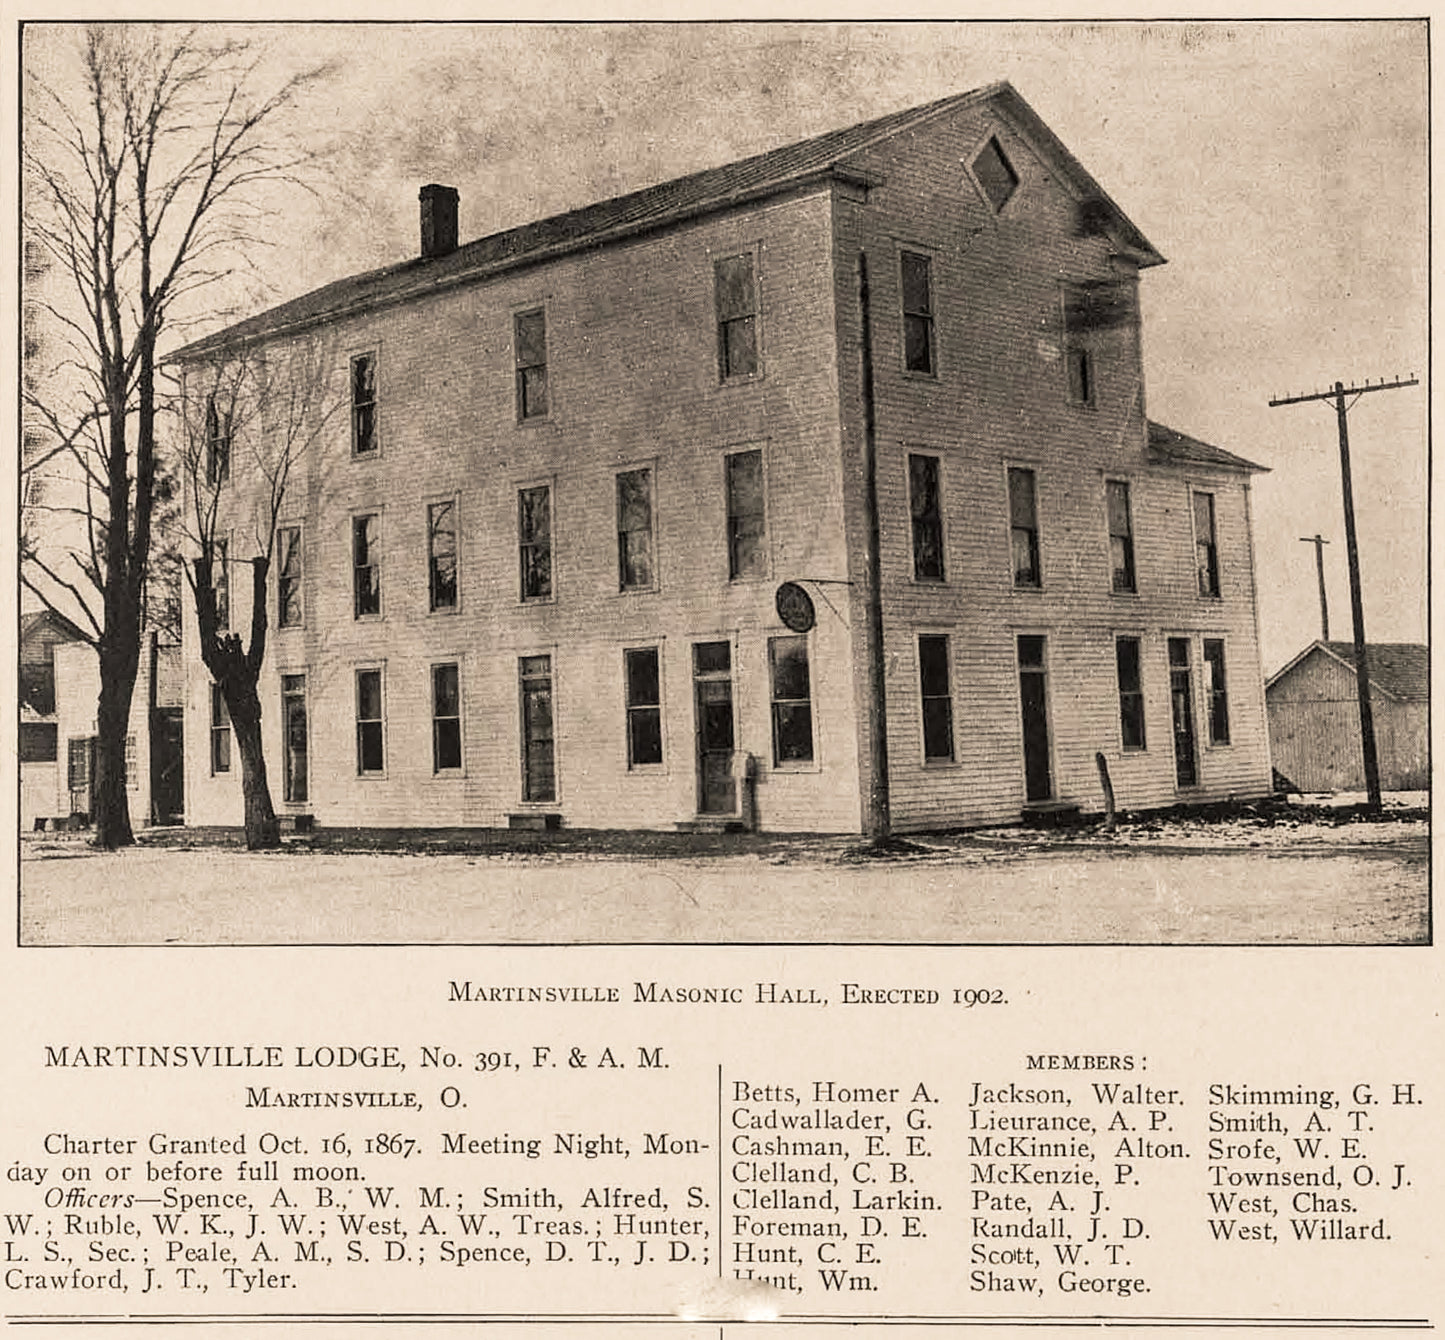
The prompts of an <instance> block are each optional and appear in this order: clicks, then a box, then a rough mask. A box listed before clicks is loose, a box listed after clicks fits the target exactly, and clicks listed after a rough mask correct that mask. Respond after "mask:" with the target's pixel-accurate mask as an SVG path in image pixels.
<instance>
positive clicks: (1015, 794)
mask: <svg viewBox="0 0 1445 1340" xmlns="http://www.w3.org/2000/svg"><path fill="white" fill-rule="evenodd" d="M457 216H458V197H457V193H456V192H455V191H453V190H451V189H450V188H448V187H443V186H427V187H425V188H423V189H422V191H421V237H422V245H421V251H420V255H419V256H417V257H415V258H413V259H410V260H407V261H405V262H402V263H400V264H397V265H394V266H392V267H390V268H386V269H382V270H378V271H375V272H372V273H369V274H364V275H361V276H358V277H356V278H352V279H347V280H343V281H341V282H338V283H335V284H331V285H329V286H327V287H325V288H322V289H320V290H318V291H316V292H314V293H311V294H309V295H307V296H305V297H302V298H299V299H297V300H295V301H293V302H289V303H286V304H284V305H282V306H280V307H277V308H275V309H273V310H271V311H268V312H265V313H263V314H261V315H259V316H256V317H254V318H251V319H249V320H246V321H243V322H241V323H240V324H238V325H234V326H232V327H230V328H229V329H227V330H225V331H222V332H219V333H218V334H216V335H213V336H211V337H208V338H206V339H204V340H201V341H199V342H197V343H194V344H192V345H190V346H188V347H187V348H186V349H185V350H183V351H181V353H180V354H179V355H178V362H179V363H180V365H181V367H182V369H183V371H184V373H185V375H186V377H187V381H188V385H189V386H190V387H191V388H192V389H191V390H189V391H188V398H189V403H190V410H189V412H191V413H193V414H195V413H200V412H201V408H200V407H199V406H198V403H197V402H198V400H200V399H203V397H198V396H197V394H196V392H195V390H194V388H195V387H196V386H199V385H202V384H203V382H204V376H203V370H204V369H205V368H206V367H207V366H211V367H214V366H215V365H216V364H217V362H218V361H222V360H225V359H227V358H235V357H238V356H254V355H255V354H256V353H257V352H258V351H259V353H260V355H261V356H262V357H266V356H269V353H270V352H271V351H275V350H278V349H281V348H282V347H284V346H286V345H287V344H288V343H292V344H294V343H295V342H298V341H304V340H308V339H309V340H313V341H314V340H315V339H317V338H318V334H319V333H324V336H325V339H326V340H327V341H328V342H329V343H328V345H327V348H329V349H330V350H333V351H334V358H333V359H332V367H331V375H332V376H333V378H334V386H335V394H336V397H337V398H338V402H339V404H340V410H341V412H339V413H336V414H335V415H334V417H333V418H332V419H331V420H330V421H329V423H328V426H327V428H326V430H325V431H324V433H323V435H322V441H321V443H320V444H319V445H317V446H314V447H313V448H311V449H310V450H308V452H307V453H306V454H305V455H303V456H302V457H301V458H300V459H299V460H298V461H297V462H296V465H295V467H294V469H293V472H292V477H291V480H290V486H289V489H288V492H287V495H286V502H285V506H284V507H283V509H282V511H281V515H280V516H279V518H278V522H279V524H278V527H277V534H276V540H277V546H276V553H275V559H274V562H273V564H272V569H271V574H270V580H269V592H268V597H267V598H268V600H269V601H270V602H271V608H270V610H269V619H270V625H271V628H270V637H269V643H268V647H267V656H266V664H265V667H264V671H263V675H262V680H261V685H260V689H261V697H262V703H263V708H264V713H265V716H264V720H263V727H264V730H265V733H266V756H267V761H268V770H269V772H270V776H271V782H272V790H273V793H274V796H275V799H276V803H277V808H278V810H279V811H281V812H282V813H283V815H284V814H285V813H288V812H289V813H292V814H296V815H310V816H314V819H315V821H316V822H319V823H322V824H347V825H423V826H433V825H479V826H506V825H508V824H509V823H510V824H532V823H539V824H540V823H563V824H566V825H568V826H577V827H671V826H673V825H674V824H678V823H689V822H704V823H706V822H708V821H709V820H726V819H728V818H730V817H733V816H741V817H746V818H751V819H754V820H755V821H756V823H757V824H758V826H760V827H762V828H765V829H770V830H777V831H788V830H811V831H840V832H848V831H858V830H860V829H863V828H867V827H868V826H869V823H868V820H869V815H870V812H871V811H870V808H869V807H870V804H871V803H873V802H872V801H871V800H870V797H876V791H875V789H874V787H873V784H872V782H873V778H872V771H871V770H872V769H873V768H874V767H875V766H876V764H875V760H876V759H878V758H879V757H880V753H881V751H880V747H879V746H880V739H879V737H880V736H882V737H883V738H882V741H881V743H883V744H884V745H886V759H887V782H888V788H887V789H888V795H889V799H890V804H891V815H892V822H893V825H894V827H896V828H900V829H908V828H913V829H918V828H925V827H929V826H941V825H953V824H960V825H963V824H970V823H985V822H993V821H1008V820H1011V819H1017V818H1019V817H1020V815H1021V814H1022V813H1023V812H1024V811H1025V810H1026V809H1027V808H1028V807H1030V806H1047V805H1050V804H1055V805H1059V804H1076V805H1081V806H1082V807H1084V808H1085V809H1098V808H1100V807H1101V804H1102V793H1101V790H1100V783H1099V777H1098V772H1097V770H1096V764H1095V755H1096V753H1102V754H1103V755H1104V757H1105V758H1106V760H1107V762H1108V766H1109V769H1110V773H1111V776H1112V780H1113V785H1114V788H1115V791H1116V793H1117V798H1118V803H1119V804H1120V805H1122V806H1128V807H1142V806H1157V805H1167V804H1172V803H1174V802H1176V801H1180V800H1191V799H1199V800H1209V799H1219V798H1225V797H1228V796H1231V795H1243V794H1259V793H1262V792H1264V791H1267V790H1268V789H1269V784H1270V765H1269V752H1268V743H1267V737H1266V727H1265V709H1264V692H1263V677H1262V674H1261V669H1260V656H1259V643H1258V627H1257V614H1256V601H1255V586H1254V561H1253V549H1252V539H1251V530H1250V494H1249V482H1250V476H1251V474H1252V473H1253V472H1254V471H1256V470H1257V469H1258V468H1259V467H1257V466H1254V465H1252V464H1251V463H1250V462H1248V461H1246V460H1243V459H1241V458H1240V457H1238V456H1235V455H1233V454H1231V453H1229V452H1226V451H1223V450H1221V449H1219V448H1216V447H1213V446H1209V445H1207V444H1205V443H1202V442H1199V441H1196V440H1194V439H1192V438H1190V437H1187V436H1185V435H1183V434H1182V433H1179V432H1176V431H1173V430H1171V429H1167V428H1164V427H1162V426H1161V425H1159V424H1155V423H1151V422H1150V421H1149V420H1148V419H1147V417H1146V412H1145V404H1144V385H1143V375H1142V364H1141V356H1140V329H1139V318H1138V312H1139V305H1138V283H1139V275H1140V271H1142V270H1144V269H1147V268H1148V267H1150V266H1152V265H1157V264H1160V263H1162V260H1163V258H1162V257H1161V256H1160V255H1159V254H1158V253H1157V252H1156V251H1155V250H1154V248H1153V247H1152V246H1151V245H1150V243H1149V242H1148V241H1147V240H1146V239H1145V238H1144V237H1143V236H1142V235H1141V234H1140V232H1139V231H1138V230H1137V229H1136V228H1135V227H1134V225H1133V224H1132V223H1130V221H1129V220H1128V219H1127V218H1126V217H1125V215H1124V214H1123V213H1122V211H1121V210H1120V209H1119V208H1118V207H1117V206H1116V205H1115V204H1114V203H1113V202H1112V201H1111V200H1110V199H1109V198H1108V196H1107V195H1105V193H1104V192H1103V190H1102V189H1101V188H1100V187H1099V185H1098V184H1097V183H1096V182H1095V181H1094V180H1093V179H1092V178H1091V177H1090V176H1089V174H1088V173H1087V172H1086V171H1085V170H1084V169H1083V167H1082V166H1081V165H1080V164H1079V163H1078V162H1077V161H1076V160H1075V159H1074V157H1073V156H1072V155H1071V154H1070V153H1069V152H1068V150H1067V149H1065V148H1064V146H1063V145H1062V144H1061V143H1060V142H1059V140H1058V139H1057V138H1056V137H1055V136H1054V134H1053V133H1052V132H1051V131H1050V130H1049V129H1048V128H1047V127H1046V126H1045V125H1044V124H1043V123H1042V122H1041V121H1040V119H1039V118H1038V116H1037V115H1036V114H1035V113H1034V112H1033V111H1032V110H1031V109H1030V108H1029V106H1028V105H1027V104H1026V103H1025V102H1024V100H1023V99H1022V98H1021V97H1020V96H1019V94H1018V93H1017V92H1015V91H1014V89H1013V88H1012V87H1010V86H1009V85H1007V84H999V85H995V86H992V87H989V88H985V89H981V90H978V91H975V92H971V93H966V94H962V95H959V96H955V97H951V98H946V99H944V100H942V101H939V102H935V103H932V104H929V105H927V106H923V107H919V108H915V109H913V110H910V111H905V112H900V113H896V114H894V115H890V116H886V117H883V118H882V119H880V120H876V121H872V122H868V123H866V124H863V125H858V126H853V127H851V128H849V129H845V130H840V131H836V132H832V133H829V134H825V135H822V136H819V137H817V138H815V139H811V140H808V141H805V142H803V143H800V144H795V145H791V146H788V147H786V148H782V149H778V150H775V151H772V152H769V153H765V154H762V155H760V156H758V157H755V158H750V159H746V160H744V161H742V162H738V163H733V164H730V165H728V166H724V167H720V168H715V169H711V170H708V171H704V172H700V173H697V174H695V175H692V176H688V177H684V178H681V179H679V180H676V181H671V182H667V183H665V184H663V185H659V186H655V187H650V188H648V189H645V190H642V191H638V192H635V193H633V194H631V195H626V196H623V197H620V198H618V199H614V200H608V201H604V202H602V203H600V204H596V205H592V206H589V207H587V208H584V209H579V210H575V211H573V212H571V213H567V214H563V215H560V216H557V217H555V218H550V219H545V220H542V221H540V222H537V223H533V224H528V225H526V226H523V227H519V228H515V229H512V230H510V231H508V232H504V233H500V234H497V235H495V236H491V237H486V238H482V239H481V240H479V241H476V242H472V243H469V244H467V245H459V244H458V224H457ZM207 408H208V409H209V411H210V417H209V422H210V432H211V433H212V434H213V435H214V434H216V433H217V431H218V429H217V422H218V415H217V413H216V410H215V407H214V406H209V407H207ZM262 418H263V419H264V414H263V416H262ZM219 431H221V432H222V433H226V434H229V432H230V431H232V430H231V429H230V428H222V429H220V430H219ZM235 431H236V432H237V433H238V434H239V433H241V432H244V431H250V430H249V429H246V428H244V427H238V428H236V429H235ZM224 446H225V449H226V450H227V451H228V453H229V456H230V460H231V462H232V468H231V469H230V471H229V478H228V479H227V481H226V483H225V484H224V485H223V486H222V496H221V500H220V505H221V509H222V517H223V524H224V517H225V515H226V509H227V508H237V509H239V508H240V506H241V504H242V503H243V502H244V500H245V495H246V490H248V489H253V488H259V487H263V486H264V481H260V480H256V479H252V478H248V475H247V471H246V469H245V462H246V460H247V459H248V456H247V453H246V451H244V450H242V449H241V446H240V443H239V442H235V443H232V442H227V443H225V444H224ZM227 494H229V495H230V497H229V498H228V497H227V496H226V495H227ZM231 543H232V546H233V547H232V550H231V552H232V554H233V555H234V556H235V557H236V558H244V557H245V556H246V555H245V551H244V544H243V537H242V536H241V535H240V534H239V533H236V534H234V535H233V536H232V540H231ZM875 546H876V548H875ZM875 552H876V553H877V555H878V562H877V569H876V572H877V576H876V586H875V584H874V579H873V577H872V576H871V573H870V556H871V555H872V554H873V553H875ZM224 579H225V580H227V581H228V584H229V586H230V587H232V588H233V589H232V590H231V592H230V600H229V604H230V618H231V626H232V627H234V628H237V629H244V628H245V627H246V626H247V624H248V621H249V617H250V616H249V608H248V604H249V598H250V585H251V584H250V582H249V581H236V580H232V579H231V578H230V576H229V575H224ZM875 591H876V593H877V594H876V598H875V596H874V595H873V594H872V593H874V592H875ZM880 616H881V630H882V632H881V642H877V643H875V642H874V640H873V638H872V635H871V632H870V630H871V629H872V628H873V627H875V626H876V623H875V621H876V620H878V619H879V617H880ZM186 642H187V648H186V653H187V667H188V669H187V684H186V731H185V738H186V748H187V758H186V769H185V771H186V781H187V787H186V801H185V810H186V817H187V820H188V821H189V822H191V823H200V824H211V823H221V824H235V823H239V822H240V819H241V812H242V807H241V784H240V776H239V767H238V766H233V763H232V751H231V749H230V741H229V740H228V738H227V732H228V724H227V721H226V717H225V709H224V702H223V701H221V699H220V695H219V693H218V692H215V691H214V690H213V686H212V685H211V683H210V679H209V676H208V675H207V673H206V671H205V669H204V667H203V666H202V665H201V662H200V658H199V655H198V654H197V650H196V630H195V627H194V623H192V625H191V626H190V627H189V628H188V629H187V630H186ZM877 651H881V654H875V652H877ZM880 702H881V703H884V704H886V710H885V711H884V712H883V714H882V720H881V722H880V721H879V720H878V719H877V715H878V713H877V709H876V708H875V704H877V703H880ZM879 726H881V727H883V729H881V730H880V729H877V728H878V727H879Z"/></svg>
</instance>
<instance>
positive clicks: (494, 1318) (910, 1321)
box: [5, 1312, 1434, 1330]
mask: <svg viewBox="0 0 1445 1340" xmlns="http://www.w3.org/2000/svg"><path fill="white" fill-rule="evenodd" d="M773 1320H774V1324H777V1325H785V1326H787V1325H791V1326H860V1325H875V1326H959V1325H968V1326H1175V1327H1181V1326H1207V1327H1216V1328H1228V1327H1241V1326H1247V1327H1251V1328H1258V1327H1266V1328H1273V1329H1276V1330H1325V1329H1328V1330H1386V1329H1395V1330H1433V1329H1434V1323H1433V1322H1431V1321H1430V1320H1429V1319H1428V1318H1426V1317H1125V1316H1110V1315H1105V1314H1097V1315H1093V1316H1078V1317H1069V1316H1061V1317H1008V1316H997V1315H991V1316H963V1315H959V1316H939V1315H931V1314H912V1313H886V1314H858V1315H853V1316H820V1315H816V1314H800V1315H796V1316H788V1315H786V1314H785V1315H782V1316H779V1317H777V1318H775V1319H773ZM5 1321H6V1322H7V1323H8V1324H10V1325H12V1326H66V1325H82V1326H195V1325H207V1326H215V1325H236V1326H241V1325H246V1326H255V1325H290V1324H293V1323H296V1322H324V1323H335V1322H339V1321H341V1322H350V1323H353V1324H386V1323H394V1322H405V1323H408V1324H415V1325H423V1324H434V1325H454V1324H457V1323H467V1324H470V1325H488V1324H498V1325H507V1326H516V1325H528V1324H530V1325H539V1326H546V1325H556V1324H557V1323H558V1322H562V1323H569V1322H570V1323H578V1324H589V1325H618V1326H637V1325H662V1326H729V1325H741V1324H745V1323H743V1322H742V1321H741V1319H729V1318H726V1317H697V1318H684V1317H679V1316H677V1315H676V1314H675V1313H649V1312H629V1313H619V1312H590V1313H586V1312H584V1313H578V1312H549V1313H545V1314H540V1313H535V1312H533V1313H525V1314H523V1313H501V1312H495V1313H472V1312H259V1313H244V1312H243V1313H231V1314H226V1315H220V1314H208V1313H155V1314H145V1313H138V1314H135V1315H131V1316H99V1315H91V1314H87V1313H72V1314H69V1315H57V1316H16V1315H14V1314H11V1315H10V1316H8V1317H6V1318H5Z"/></svg>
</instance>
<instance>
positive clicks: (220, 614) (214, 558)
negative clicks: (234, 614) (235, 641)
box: [211, 536, 231, 628]
mask: <svg viewBox="0 0 1445 1340" xmlns="http://www.w3.org/2000/svg"><path fill="white" fill-rule="evenodd" d="M211 590H212V591H213V592H214V593H215V596H216V627H217V628H229V627H230V626H231V542H230V540H228V539H225V538H224V537H220V536H218V537H217V538H216V539H214V540H212V541H211Z"/></svg>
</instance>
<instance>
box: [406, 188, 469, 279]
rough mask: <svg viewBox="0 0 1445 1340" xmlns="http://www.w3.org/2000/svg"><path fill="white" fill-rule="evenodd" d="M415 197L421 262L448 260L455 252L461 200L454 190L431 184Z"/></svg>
mask: <svg viewBox="0 0 1445 1340" xmlns="http://www.w3.org/2000/svg"><path fill="white" fill-rule="evenodd" d="M417 195H418V197H419V198H420V200H421V255H422V259H423V260H428V261H429V260H435V259H436V258H437V257H438V256H449V255H450V254H451V253H452V252H454V251H455V250H456V249H457V201H458V200H459V199H460V198H461V197H460V196H459V195H458V194H457V192H456V188H455V187H452V186H438V185H436V184H435V183H432V184H431V185H430V186H423V187H422V188H421V190H420V191H419V192H417Z"/></svg>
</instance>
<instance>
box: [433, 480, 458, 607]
mask: <svg viewBox="0 0 1445 1340" xmlns="http://www.w3.org/2000/svg"><path fill="white" fill-rule="evenodd" d="M426 536H427V589H428V598H429V600H430V602H431V608H432V609H433V610H452V609H456V607H457V504H456V499H454V498H449V499H447V501H446V502H437V503H428V504H427V509H426Z"/></svg>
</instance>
